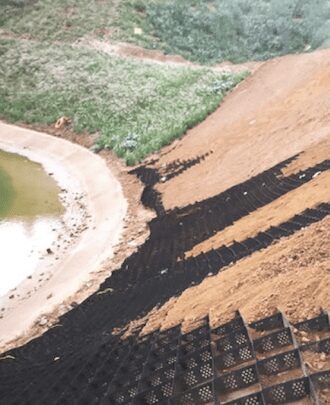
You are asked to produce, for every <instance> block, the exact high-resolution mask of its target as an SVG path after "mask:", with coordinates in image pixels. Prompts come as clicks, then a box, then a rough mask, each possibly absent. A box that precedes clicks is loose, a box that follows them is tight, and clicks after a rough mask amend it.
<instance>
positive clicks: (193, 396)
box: [170, 382, 219, 405]
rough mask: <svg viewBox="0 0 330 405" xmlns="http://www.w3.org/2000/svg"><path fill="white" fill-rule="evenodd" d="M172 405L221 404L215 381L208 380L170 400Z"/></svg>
mask: <svg viewBox="0 0 330 405" xmlns="http://www.w3.org/2000/svg"><path fill="white" fill-rule="evenodd" d="M170 404H171V405H206V404H207V405H209V404H212V405H219V402H218V400H217V397H216V394H215V389H214V383H213V382H208V383H206V384H202V385H200V386H199V387H197V388H194V389H192V390H189V391H186V392H185V393H182V394H180V395H178V396H176V397H174V398H173V399H172V400H171V401H170Z"/></svg>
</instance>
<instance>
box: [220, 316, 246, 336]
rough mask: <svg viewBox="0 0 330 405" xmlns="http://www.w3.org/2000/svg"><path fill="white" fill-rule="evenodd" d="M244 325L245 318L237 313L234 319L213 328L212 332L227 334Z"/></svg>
mask: <svg viewBox="0 0 330 405" xmlns="http://www.w3.org/2000/svg"><path fill="white" fill-rule="evenodd" d="M243 327H244V321H243V318H242V317H241V316H240V315H236V317H235V318H234V319H233V320H232V321H230V322H227V323H225V324H223V325H220V326H218V327H216V328H214V329H212V334H215V335H218V336H222V335H227V334H229V333H233V332H235V331H237V330H240V329H242V328H243Z"/></svg>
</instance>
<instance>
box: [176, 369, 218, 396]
mask: <svg viewBox="0 0 330 405" xmlns="http://www.w3.org/2000/svg"><path fill="white" fill-rule="evenodd" d="M213 377H214V373H213V362H212V361H209V362H205V363H202V364H200V365H198V366H197V367H194V368H190V369H188V370H186V371H185V372H183V373H182V374H179V375H176V377H175V381H174V392H175V393H180V392H184V391H187V390H189V389H191V388H193V387H195V386H196V385H200V384H202V383H204V382H206V381H209V380H211V379H213Z"/></svg>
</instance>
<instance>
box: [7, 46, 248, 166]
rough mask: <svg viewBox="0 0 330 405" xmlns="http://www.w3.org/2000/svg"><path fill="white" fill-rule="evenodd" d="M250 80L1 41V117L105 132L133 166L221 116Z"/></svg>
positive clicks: (108, 143) (106, 141)
mask: <svg viewBox="0 0 330 405" xmlns="http://www.w3.org/2000/svg"><path fill="white" fill-rule="evenodd" d="M243 77H245V74H240V75H223V74H220V73H216V72H214V71H212V70H209V69H206V68H191V67H173V66H172V67H171V66H168V65H157V64H153V63H141V62H137V61H136V62H135V61H133V60H129V59H119V58H116V57H110V56H109V55H105V54H101V53H98V52H96V51H93V50H88V49H84V48H78V47H74V46H71V45H65V44H64V45H63V44H62V45H58V44H57V45H55V44H52V45H51V46H50V45H49V44H47V43H44V44H43V43H38V42H33V41H23V40H0V116H2V117H3V118H5V119H7V120H9V121H12V122H25V123H41V124H52V123H54V122H55V121H56V120H57V119H58V118H59V117H61V116H63V115H65V116H69V117H71V118H72V119H73V129H74V130H75V131H76V132H83V131H88V132H90V133H96V132H97V133H98V134H99V140H98V146H99V147H109V148H112V149H113V150H114V151H115V152H116V153H117V154H118V155H119V156H121V157H123V158H124V159H125V160H126V162H127V163H128V164H135V163H137V162H139V161H141V160H142V159H143V158H144V157H145V156H146V155H148V154H149V153H151V152H153V151H157V150H159V148H160V147H162V146H164V145H166V144H168V143H170V142H171V141H172V140H173V139H175V138H177V137H178V136H181V135H182V134H184V133H185V131H186V130H187V129H188V128H191V127H192V126H194V125H195V124H197V123H198V122H200V121H202V120H203V119H204V118H205V117H206V116H207V115H208V114H209V113H210V112H212V111H214V110H215V109H216V108H217V106H218V105H219V103H220V102H221V100H222V99H223V97H224V95H225V94H226V93H227V92H228V91H229V90H230V89H231V88H233V87H234V86H235V85H236V84H237V83H238V82H239V81H240V80H242V78H243Z"/></svg>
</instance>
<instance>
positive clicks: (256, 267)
mask: <svg viewBox="0 0 330 405" xmlns="http://www.w3.org/2000/svg"><path fill="white" fill-rule="evenodd" d="M329 225H330V220H329V218H326V219H324V220H323V221H321V222H319V223H317V224H314V225H311V226H310V227H308V228H306V229H304V230H301V231H300V232H298V233H297V234H295V235H293V236H291V237H289V238H284V239H283V240H281V241H280V242H279V243H277V244H274V245H271V246H270V247H269V248H268V249H265V250H262V251H260V252H257V253H255V254H254V255H252V256H250V257H248V258H246V259H243V260H240V261H239V262H238V263H236V264H235V265H234V266H232V267H229V268H228V269H225V270H224V271H223V272H221V273H219V274H218V275H216V276H214V277H209V278H207V279H205V280H204V281H203V282H202V283H201V284H199V285H198V286H195V287H191V288H189V289H187V290H186V291H185V292H184V293H182V294H181V296H179V297H178V298H173V299H171V300H170V301H168V303H167V304H165V305H164V306H163V307H161V308H159V309H157V310H155V311H153V312H152V313H151V314H148V316H147V317H146V318H147V319H148V323H147V325H146V326H145V329H144V332H145V333H148V332H150V331H152V330H154V329H157V328H158V327H161V328H162V329H167V328H169V327H171V326H174V325H177V324H178V323H181V322H182V323H183V325H182V326H183V327H184V329H185V330H187V331H188V330H190V329H191V328H193V327H194V326H195V325H196V322H198V320H199V319H201V318H202V317H204V316H205V315H207V314H209V315H210V321H211V323H212V324H213V325H214V326H217V325H219V324H222V323H225V322H226V321H228V320H230V319H231V318H233V316H234V314H235V311H236V310H237V309H239V310H240V311H241V313H242V315H243V316H244V318H245V319H247V320H248V321H253V320H256V319H260V318H263V317H266V316H268V315H271V314H273V313H275V312H276V311H277V310H281V311H283V313H285V315H286V316H287V317H288V318H289V319H290V321H292V322H298V321H300V320H304V319H306V318H311V317H312V316H316V315H318V314H319V312H320V309H321V308H326V307H329V306H330V289H329V285H330V252H329V246H330V226H329Z"/></svg>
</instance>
